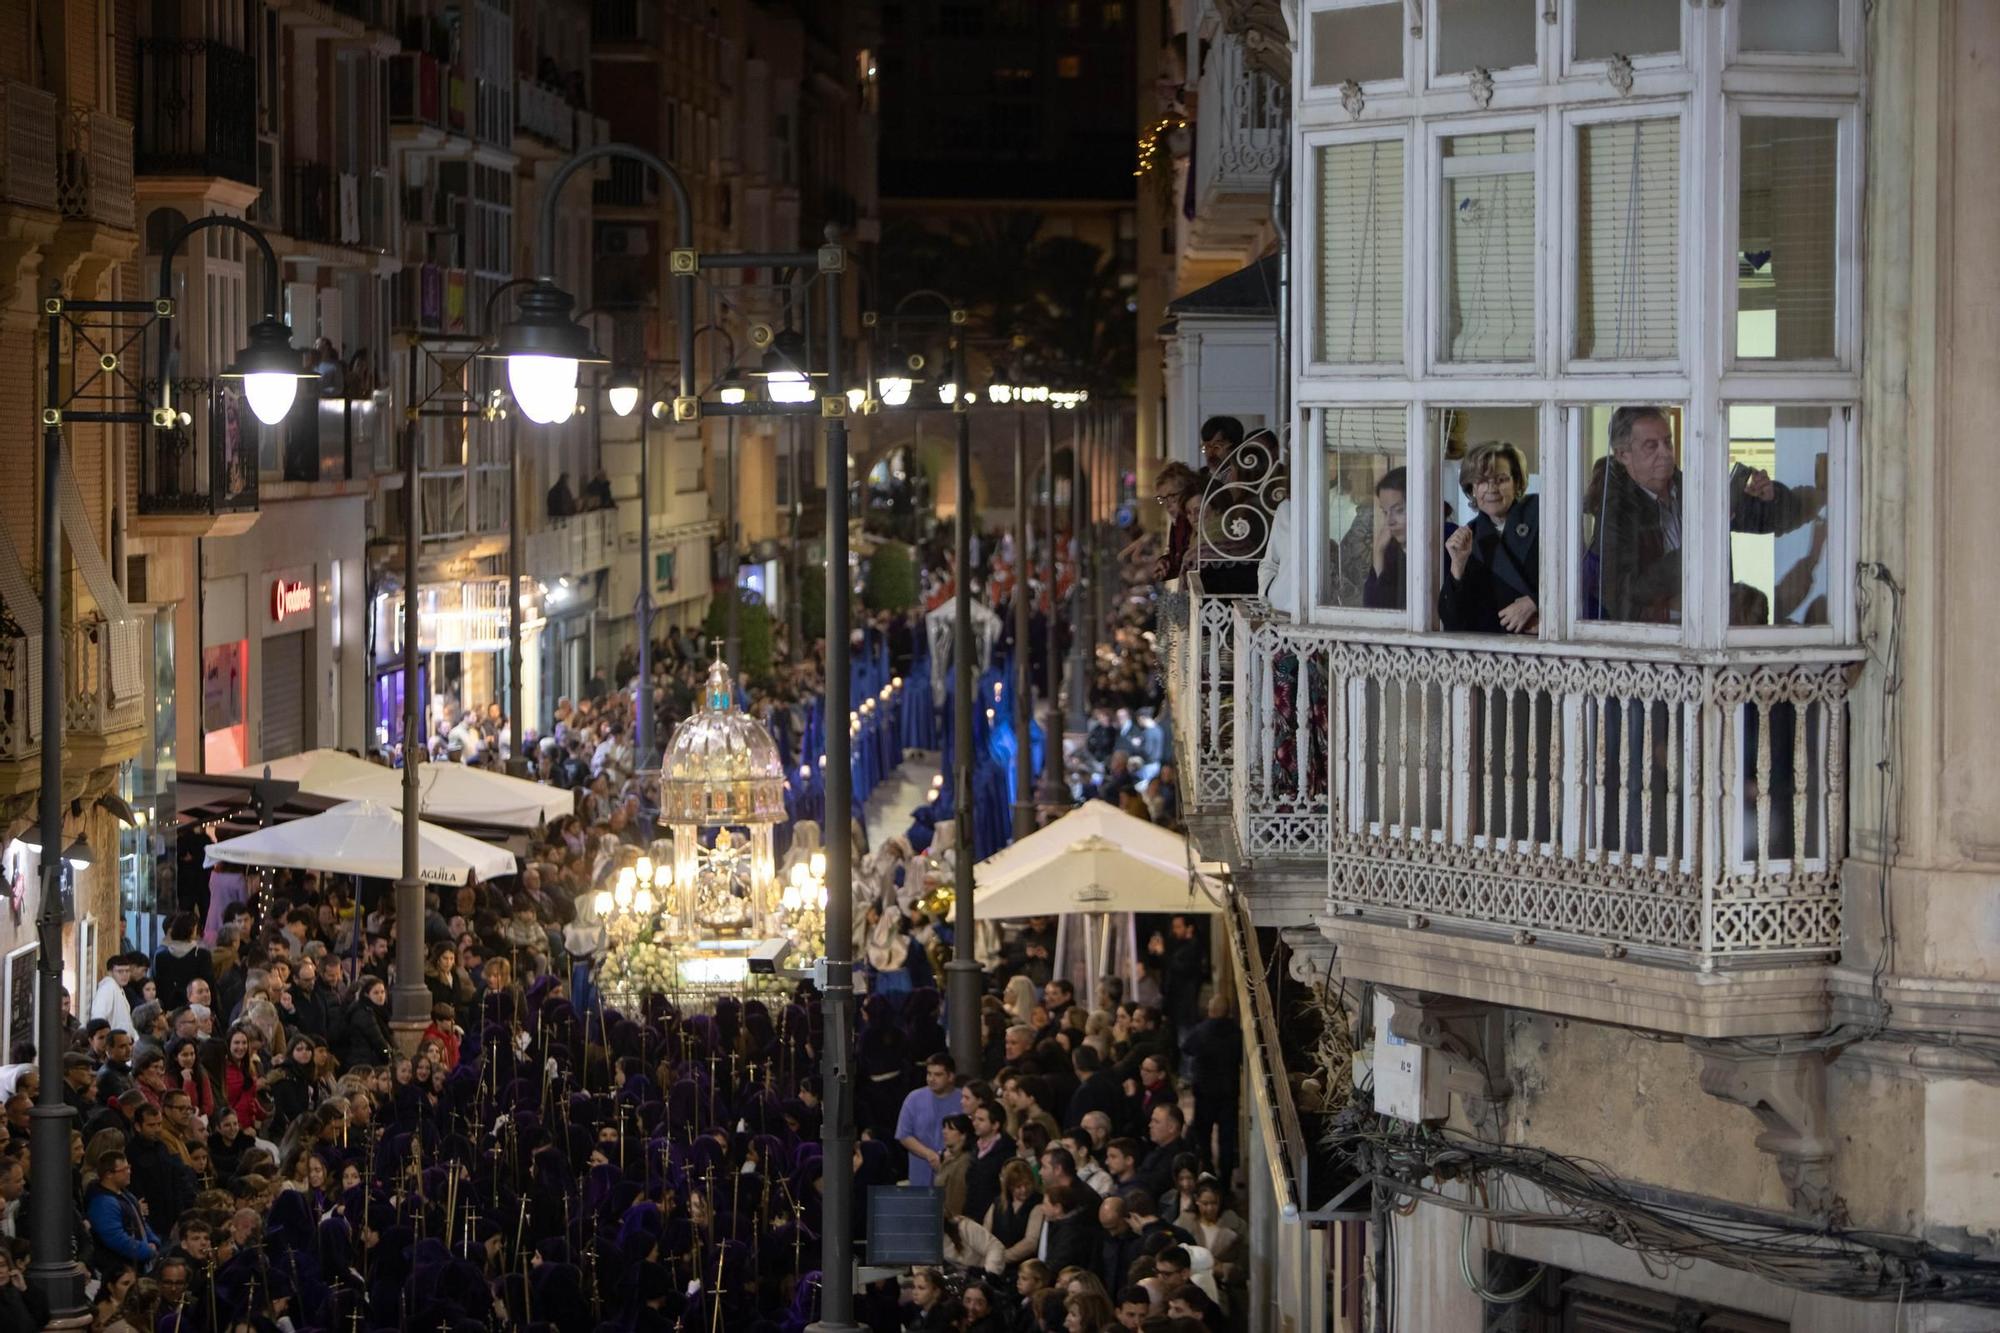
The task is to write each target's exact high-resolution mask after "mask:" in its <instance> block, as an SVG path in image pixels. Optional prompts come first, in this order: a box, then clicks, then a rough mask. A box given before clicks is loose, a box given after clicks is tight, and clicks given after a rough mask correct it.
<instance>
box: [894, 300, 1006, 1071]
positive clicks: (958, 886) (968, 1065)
mask: <svg viewBox="0 0 2000 1333" xmlns="http://www.w3.org/2000/svg"><path fill="white" fill-rule="evenodd" d="M917 301H930V302H932V303H934V304H935V305H937V306H939V307H941V308H942V309H943V311H944V316H945V327H946V329H947V330H948V332H947V335H946V347H947V355H948V358H949V360H948V363H947V364H946V365H945V366H944V367H943V368H942V374H943V375H944V379H943V381H942V382H941V383H939V385H938V386H937V394H938V405H939V407H940V408H949V409H951V413H952V420H953V425H954V427H955V435H956V446H957V447H956V451H955V452H956V460H957V466H958V486H957V503H956V508H957V511H958V512H957V519H956V528H955V531H954V534H953V535H954V542H953V545H954V548H955V555H956V564H957V572H956V575H955V577H954V578H953V580H952V611H953V617H954V621H955V624H954V626H953V633H952V745H953V762H952V769H953V773H952V777H953V800H952V805H953V815H952V817H953V819H954V820H955V821H956V822H957V827H958V839H959V853H958V855H957V857H956V858H954V863H953V864H954V872H955V873H954V877H953V890H952V958H951V961H950V962H948V963H946V964H945V1011H946V1016H947V1019H948V1021H949V1023H950V1033H949V1038H950V1048H951V1053H952V1058H953V1059H954V1060H956V1061H957V1063H958V1067H959V1068H960V1069H963V1070H976V1069H977V1068H978V1067H979V1053H980V1045H981V1042H980V1032H979V1024H980V1015H979V996H980V991H981V989H982V988H983V987H984V984H985V979H984V976H983V974H982V972H981V970H980V967H979V963H978V962H977V961H976V960H975V959H974V958H973V956H972V951H973V941H974V939H975V938H976V937H977V927H976V923H975V920H974V913H973V874H972V871H973V838H972V830H973V821H972V804H973V795H972V777H973V771H974V755H973V753H972V721H973V712H972V710H973V707H974V700H973V697H972V695H973V689H974V684H973V669H972V655H973V642H972V640H973V635H972V530H973V525H974V523H975V522H976V516H975V515H974V514H973V512H972V507H973V498H972V416H971V411H970V409H971V408H972V406H973V404H974V403H976V402H977V401H978V396H977V395H976V394H972V393H961V391H960V389H961V386H962V385H964V384H966V383H967V374H966V364H965V350H966V348H965V325H966V322H967V317H966V312H965V311H964V310H963V309H961V308H960V307H959V306H958V305H957V304H956V303H955V302H953V301H952V300H951V299H950V298H948V297H946V296H945V295H944V294H943V293H941V292H937V291H934V290H931V289H929V288H922V289H919V290H917V291H913V292H909V293H907V294H905V295H904V296H903V297H902V298H901V299H900V300H898V301H897V302H896V305H895V307H894V309H893V310H891V311H890V314H889V322H890V323H891V324H892V325H893V324H896V323H897V322H898V321H900V320H901V319H903V318H904V311H905V309H906V308H907V307H909V306H910V305H911V304H912V303H913V302H917ZM869 322H870V321H868V320H867V319H865V318H864V320H863V323H864V324H867V323H869ZM891 360H892V361H895V362H899V363H900V365H901V366H903V367H906V368H907V369H908V370H909V371H910V372H911V374H912V375H914V374H915V373H916V372H920V371H922V370H923V369H924V368H925V365H926V362H925V359H924V357H923V355H922V354H921V353H917V354H911V353H909V352H907V351H905V350H903V349H902V348H900V347H899V348H897V350H896V351H895V352H894V353H892V357H891ZM915 387H916V386H915V383H914V381H913V379H910V378H906V377H905V376H904V375H903V374H902V373H900V372H899V371H898V370H896V369H895V368H894V367H893V366H892V368H891V369H890V371H889V373H888V374H885V375H883V376H880V377H878V378H877V380H876V391H877V393H878V394H879V395H880V397H881V401H882V403H883V404H884V406H890V407H900V406H903V405H904V404H905V403H907V402H909V400H910V395H911V394H912V393H913V392H914V390H915ZM996 387H998V389H999V390H1000V392H999V393H997V394H996V393H993V392H992V391H991V390H989V393H988V397H989V398H990V399H991V400H992V401H994V402H996V403H999V402H1005V401H1008V400H1009V399H1011V397H1012V395H1013V390H1012V387H1011V386H1010V385H1008V384H1005V383H1004V382H1003V383H1001V384H1000V385H998V386H996ZM892 391H893V397H894V399H895V401H893V402H892V401H891V400H892ZM932 795H933V797H935V795H936V788H935V786H934V787H933V791H932Z"/></svg>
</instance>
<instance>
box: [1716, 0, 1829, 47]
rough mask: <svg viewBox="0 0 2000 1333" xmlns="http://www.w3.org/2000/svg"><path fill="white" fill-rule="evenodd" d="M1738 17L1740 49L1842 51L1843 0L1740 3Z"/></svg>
mask: <svg viewBox="0 0 2000 1333" xmlns="http://www.w3.org/2000/svg"><path fill="white" fill-rule="evenodd" d="M1736 16H1737V17H1736V46H1737V49H1738V50H1741V51H1774V52H1786V53H1791V54H1795V55H1799V54H1803V55H1838V54H1839V52H1840V0H1739V3H1738V4H1737V7H1736Z"/></svg>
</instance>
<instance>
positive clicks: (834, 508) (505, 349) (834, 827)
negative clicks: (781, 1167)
mask: <svg viewBox="0 0 2000 1333" xmlns="http://www.w3.org/2000/svg"><path fill="white" fill-rule="evenodd" d="M607 157H621V158H625V159H627V160H630V161H634V162H637V163H639V164H641V165H642V166H645V167H646V168H648V169H649V170H651V171H652V172H654V173H655V174H656V175H658V176H659V177H660V178H662V179H663V180H665V181H666V183H667V185H668V187H669V189H670V190H671V192H672V193H673V196H674V206H675V210H676V215H677V220H678V224H679V244H678V245H677V246H676V248H675V249H674V250H673V252H672V253H671V254H670V255H669V256H668V268H669V271H670V273H671V274H672V281H673V285H674V289H675V296H676V302H675V304H676V324H677V332H678V338H679V344H680V358H679V361H680V364H679V372H680V393H679V394H678V395H677V396H676V397H675V399H674V403H673V419H674V420H675V421H677V422H696V421H699V420H700V419H701V418H702V416H703V415H704V414H708V413H712V414H717V415H731V414H734V415H752V414H757V415H762V414H767V413H769V414H776V415H785V414H787V413H792V414H803V413H807V412H813V411H815V410H816V411H817V414H818V415H819V416H820V418H821V419H822V420H823V421H824V422H825V424H826V451H827V452H826V475H827V485H826V532H827V552H826V557H827V558H826V593H827V596H826V619H827V624H826V630H827V635H826V639H827V653H826V715H827V717H829V718H830V719H832V724H831V725H829V726H828V727H827V735H826V801H827V810H828V814H829V818H828V819H827V830H826V832H827V841H826V860H827V905H826V945H827V957H826V958H825V959H824V960H823V967H824V973H825V980H824V982H823V984H822V988H821V994H822V997H823V1000H824V1006H825V1020H824V1039H823V1050H822V1052H821V1063H822V1081H823V1089H822V1090H823V1094H824V1097H825V1105H826V1111H825V1116H824V1118H823V1121H822V1131H821V1142H822V1144H823V1151H824V1160H825V1163H826V1169H825V1174H824V1177H823V1185H822V1201H823V1207H824V1214H825V1217H826V1220H827V1225H826V1227H825V1228H824V1235H823V1237H822V1245H823V1249H822V1254H821V1269H822V1273H823V1285H822V1287H821V1302H820V1309H821V1317H820V1321H819V1323H818V1324H816V1325H815V1326H814V1327H815V1328H816V1329H818V1330H819V1331H820V1333H854V1330H855V1327H856V1326H855V1324H854V1252H853V1230H852V1194H853V1189H854V1167H853V1152H854V1110H853V1106H854V1088H853V1071H852V1069H851V1068H850V1062H851V1060H850V1053H849V1047H850V1042H851V1037H852V1031H851V1029H852V1023H853V1008H854V982H853V967H854V959H853V947H854V893H853V839H852V835H851V832H850V814H851V811H852V809H853V804H854V802H853V764H852V756H853V751H852V745H851V741H850V737H849V735H848V732H847V729H846V728H845V727H843V726H841V725H840V723H841V720H842V719H844V718H845V717H846V716H847V714H848V712H849V710H850V705H849V698H848V696H849V693H850V681H849V677H848V666H849V663H848V642H847V636H848V626H849V620H850V612H851V607H850V598H851V594H852V582H853V580H852V575H851V574H850V573H849V569H848V538H847V420H846V413H847V402H846V398H845V397H844V394H843V387H842V384H841V372H840V350H841V349H840V319H839V312H840V309H841V302H840V286H841V275H842V273H843V272H844V271H845V269H846V266H847V256H846V250H845V249H844V248H843V247H842V246H841V245H840V244H839V241H838V239H837V233H834V232H833V231H831V230H829V233H828V238H827V244H826V245H825V246H823V247H822V248H821V249H820V250H818V251H817V252H813V253H806V254H799V253H780V254H727V255H704V254H701V253H700V252H698V251H697V250H696V249H695V248H694V214H693V208H692V205H691V203H690V200H689V197H688V192H687V187H686V186H685V184H684V183H683V182H682V181H681V178H680V177H679V175H678V174H676V173H675V172H674V170H673V169H672V168H671V167H669V166H668V165H667V164H666V163H665V162H662V161H661V160H660V159H659V158H658V157H656V156H654V155H653V154H652V153H649V152H646V151H645V150H644V149H640V148H635V147H633V146H631V145H629V144H603V145H599V146H598V147H595V148H592V149H589V150H587V151H585V152H582V153H579V154H577V155H576V156H575V157H572V158H571V159H570V160H569V161H567V162H565V163H564V164H563V165H562V166H561V167H560V168H559V169H558V170H557V171H556V174H555V176H554V178H553V179H552V180H551V181H550V183H549V188H548V192H547V194H546V195H545V196H544V197H543V200H542V219H541V237H540V244H541V248H540V251H539V253H538V256H537V257H538V260H539V263H540V268H541V276H539V277H538V278H537V279H536V282H535V285H534V286H533V287H532V288H531V289H530V290H529V291H528V293H527V295H526V296H524V297H523V298H522V299H521V302H520V313H519V316H518V317H517V319H516V320H515V322H514V323H513V324H511V325H509V326H508V328H507V329H506V330H504V331H503V332H502V334H501V336H500V338H499V339H498V340H497V342H496V344H495V346H494V347H493V348H492V349H491V351H490V352H489V355H492V356H495V357H503V358H505V359H506V360H507V363H508V378H509V381H510V382H512V383H513V385H514V388H515V396H516V397H517V399H521V400H522V410H523V411H524V412H526V413H527V415H528V417H529V419H530V420H535V421H543V420H556V419H559V418H560V416H561V414H562V413H563V410H564V408H565V407H568V408H571V409H573V408H574V404H575V400H576V373H577V368H578V367H579V366H580V365H581V364H583V363H584V362H586V361H589V360H594V359H596V358H595V355H594V352H593V351H592V348H591V344H590V335H589V333H588V332H587V331H585V330H584V329H583V328H582V327H581V326H579V325H577V324H576V323H575V322H574V321H573V320H571V319H570V317H569V311H570V308H571V306H572V305H573V304H574V302H573V300H572V298H571V297H570V295H569V294H568V293H567V292H564V291H563V290H562V289H561V288H559V287H557V286H556V284H555V280H554V278H553V277H551V276H550V269H551V262H550V261H551V258H552V256H553V254H554V252H555V235H556V209H557V205H558V202H559V200H560V197H561V193H562V188H563V186H564V185H565V184H566V183H567V182H568V181H569V180H570V179H571V177H573V176H574V175H575V174H576V172H577V171H578V170H580V169H582V168H583V167H585V166H587V165H588V164H590V163H591V162H594V161H597V160H599V159H601V158H607ZM756 268H774V269H784V268H789V269H797V270H806V269H816V270H817V271H818V273H819V274H820V276H822V277H823V278H824V279H825V290H824V299H825V307H826V310H827V311H828V318H827V320H826V330H825V336H826V340H827V341H826V370H825V379H824V386H823V388H822V389H821V391H820V392H819V393H818V394H815V392H814V386H813V381H812V376H811V374H810V373H809V372H808V371H807V368H806V367H805V366H804V365H803V364H802V363H803V360H804V352H805V348H804V346H803V342H802V341H801V343H800V345H799V346H798V347H796V348H793V347H788V346H785V345H784V341H785V340H784V338H783V335H780V337H779V338H778V339H777V340H776V341H774V342H773V344H772V346H771V348H770V349H769V350H770V352H771V353H772V354H773V355H772V356H770V357H767V361H766V365H765V366H764V371H765V380H766V391H767V393H768V394H769V397H770V400H771V401H770V402H769V403H751V402H748V401H745V402H741V403H736V404H729V403H725V402H717V403H705V402H703V401H702V400H701V399H700V398H698V397H697V396H696V395H695V393H694V390H693V378H692V377H693V374H694V334H695V320H694V297H695V284H696V282H697V281H699V279H700V275H701V273H702V271H703V270H704V269H726V270H740V269H756ZM517 361H518V365H517ZM524 389H525V390H527V391H529V395H531V396H532V397H533V399H534V403H535V406H534V407H533V408H532V409H531V408H530V406H529V404H528V401H527V398H526V396H524V394H523V390H524ZM815 398H817V402H815V401H814V400H815ZM641 456H642V458H643V456H644V451H643V450H642V453H641ZM648 518H649V514H648V513H647V511H646V510H645V508H644V507H643V502H642V509H641V515H640V541H641V547H640V550H641V560H642V562H643V563H644V564H645V568H642V569H641V571H640V575H641V578H640V588H641V591H640V597H639V612H640V621H641V629H642V633H641V637H640V644H639V671H640V677H641V680H640V689H639V720H640V728H641V733H642V744H641V753H642V760H641V762H642V764H645V763H646V762H647V761H648V760H650V759H651V757H652V750H651V741H652V718H651V712H652V689H651V681H652V669H651V641H650V633H649V631H648V630H647V627H646V624H645V620H646V616H647V613H648V612H649V611H650V608H651V598H650V596H649V593H650V586H649V585H650V580H651V576H652V569H651V562H650V547H649V545H648V542H649V534H648V532H647V530H646V525H647V520H648ZM676 855H677V856H678V853H677V854H676ZM406 873H407V872H406ZM679 879H680V876H679V872H678V869H677V871H676V882H677V884H678V882H679ZM411 888H412V889H413V890H414V891H415V893H416V895H417V896H416V899H415V909H416V911H417V913H418V915H419V916H420V915H421V909H422V898H421V889H420V888H418V887H417V886H415V885H414V884H412V885H411ZM681 888H682V890H683V891H685V886H684V885H682V886H681ZM398 890H399V894H400V893H401V891H402V886H401V885H400V884H399V886H398ZM399 910H400V909H399ZM417 970H418V973H419V974H420V973H421V970H422V961H421V958H419V960H418V965H417Z"/></svg>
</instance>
